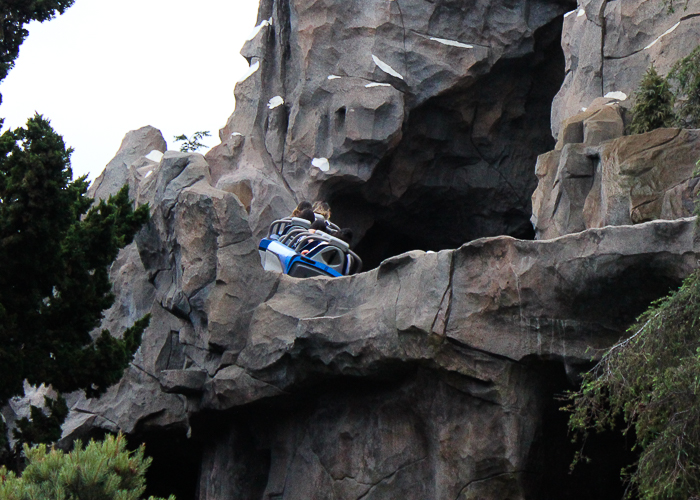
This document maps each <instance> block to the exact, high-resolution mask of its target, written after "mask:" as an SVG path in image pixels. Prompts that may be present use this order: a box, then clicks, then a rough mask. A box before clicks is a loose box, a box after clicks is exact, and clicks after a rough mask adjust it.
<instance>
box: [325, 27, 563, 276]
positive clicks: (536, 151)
mask: <svg viewBox="0 0 700 500" xmlns="http://www.w3.org/2000/svg"><path fill="white" fill-rule="evenodd" d="M562 22H563V19H561V18H560V19H557V20H555V21H552V22H551V23H550V24H548V25H546V26H544V27H542V28H541V29H539V30H538V31H537V32H536V33H535V48H534V52H533V53H531V54H529V55H527V56H525V57H521V58H512V59H505V60H501V61H499V62H498V63H497V64H496V65H495V66H494V67H493V68H492V70H491V71H490V72H489V74H488V75H486V76H484V77H483V78H481V79H479V80H478V81H477V82H476V83H474V84H473V85H471V86H469V87H466V88H461V89H458V90H454V91H452V92H450V93H449V94H445V95H440V96H437V97H434V98H432V99H430V100H428V101H427V102H425V103H424V104H422V105H420V106H419V107H417V108H416V109H414V110H413V111H411V114H410V116H409V118H408V122H407V124H406V125H405V128H404V133H403V138H402V140H401V142H400V144H399V145H398V146H397V148H396V150H395V151H394V152H393V153H392V155H391V156H390V157H388V158H386V159H385V160H384V161H383V163H382V164H380V165H379V166H378V167H377V169H376V171H375V173H374V175H373V177H372V178H371V179H370V180H369V181H368V182H367V183H365V184H363V185H361V186H354V187H346V188H343V189H341V190H340V191H336V192H333V193H330V194H329V195H328V196H327V198H328V201H329V202H330V203H331V206H332V207H333V220H334V222H336V223H337V224H339V225H340V226H341V227H350V228H351V229H352V230H353V233H354V235H355V236H354V241H353V243H354V245H355V248H356V250H357V253H358V254H359V255H360V256H361V257H362V259H363V261H364V263H365V265H364V269H366V270H367V269H372V268H374V267H376V266H378V265H379V263H380V262H381V261H382V260H384V259H386V258H388V257H391V256H394V255H397V254H400V253H403V252H406V251H409V250H415V249H419V250H434V251H438V250H442V249H448V248H457V247H459V246H460V245H462V244H463V243H465V242H468V241H471V240H474V239H477V238H481V237H486V236H498V235H509V236H513V237H516V238H521V239H533V238H534V230H533V228H532V225H531V223H530V216H531V213H532V208H531V200H530V197H531V195H532V193H533V191H534V189H535V187H536V185H537V179H536V177H535V172H534V171H535V163H536V160H537V156H538V155H540V154H543V153H545V152H547V151H549V150H551V149H553V148H554V140H553V138H552V135H551V127H550V110H551V105H552V101H553V99H554V96H555V95H556V93H557V92H558V90H559V88H560V87H561V85H562V83H563V81H564V73H565V61H564V55H563V52H562V49H561V46H560V39H561V33H562Z"/></svg>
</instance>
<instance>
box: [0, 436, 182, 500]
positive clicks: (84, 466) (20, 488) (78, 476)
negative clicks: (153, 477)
mask: <svg viewBox="0 0 700 500" xmlns="http://www.w3.org/2000/svg"><path fill="white" fill-rule="evenodd" d="M24 452H25V454H26V457H27V467H26V468H25V469H24V471H23V473H22V475H21V476H17V475H15V474H14V473H13V472H10V471H8V470H7V469H5V468H4V467H0V498H2V499H3V500H87V499H89V500H138V499H139V498H141V497H142V495H143V493H144V491H145V489H146V481H145V474H146V470H147V469H148V467H149V465H150V464H151V461H152V459H151V458H146V457H144V447H143V445H142V446H141V447H140V448H139V449H138V450H136V451H135V452H129V451H128V450H127V449H126V439H125V438H124V436H122V435H121V434H120V435H118V436H116V437H114V436H107V437H106V438H105V440H104V441H102V442H96V441H90V443H89V444H88V445H87V446H86V447H85V448H83V445H82V443H81V442H80V441H76V443H75V446H74V448H73V451H71V452H70V453H67V454H66V453H64V452H62V451H60V450H56V449H48V448H47V447H46V445H43V444H42V445H39V446H36V447H34V448H30V447H29V446H26V445H25V447H24ZM149 500H159V499H156V498H154V497H150V499H149ZM169 500H175V497H174V496H172V495H171V496H170V497H169Z"/></svg>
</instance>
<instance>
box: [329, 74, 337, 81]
mask: <svg viewBox="0 0 700 500" xmlns="http://www.w3.org/2000/svg"><path fill="white" fill-rule="evenodd" d="M336 78H340V77H339V76H338V75H328V79H329V80H335V79H336Z"/></svg>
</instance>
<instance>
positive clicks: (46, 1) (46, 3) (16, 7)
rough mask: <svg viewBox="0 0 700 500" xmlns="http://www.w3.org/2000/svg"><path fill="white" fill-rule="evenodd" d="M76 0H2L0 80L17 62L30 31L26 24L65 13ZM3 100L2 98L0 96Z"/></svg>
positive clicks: (0, 8) (0, 5)
mask: <svg viewBox="0 0 700 500" xmlns="http://www.w3.org/2000/svg"><path fill="white" fill-rule="evenodd" d="M74 1H75V0H0V15H2V32H1V33H2V36H0V81H2V80H4V79H5V77H6V76H7V74H8V73H9V71H10V70H11V69H12V67H13V66H14V64H15V59H17V56H18V55H19V47H20V45H22V42H24V40H25V39H26V38H27V35H29V32H28V31H27V30H26V29H25V25H26V24H29V22H31V21H39V22H44V21H48V20H50V19H53V18H54V17H56V15H57V14H63V13H64V12H65V10H66V9H67V8H68V7H70V6H71V5H73V2H74ZM0 101H1V98H0Z"/></svg>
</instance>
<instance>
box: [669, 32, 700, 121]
mask: <svg viewBox="0 0 700 500" xmlns="http://www.w3.org/2000/svg"><path fill="white" fill-rule="evenodd" d="M668 79H669V80H670V81H671V82H672V83H673V84H674V86H675V93H676V101H677V103H678V111H677V113H676V114H677V116H678V119H677V124H678V126H680V127H683V128H698V127H700V46H698V47H696V48H695V49H694V50H693V51H692V52H691V53H690V54H688V55H687V56H686V57H684V58H683V59H681V60H679V61H678V62H676V64H674V65H673V68H671V72H670V73H669V74H668Z"/></svg>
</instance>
